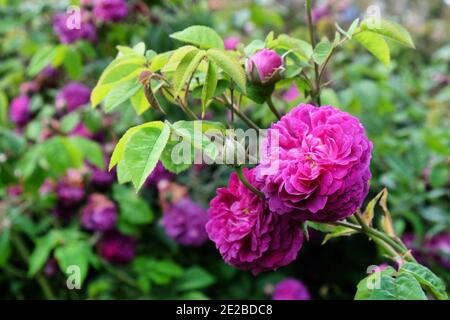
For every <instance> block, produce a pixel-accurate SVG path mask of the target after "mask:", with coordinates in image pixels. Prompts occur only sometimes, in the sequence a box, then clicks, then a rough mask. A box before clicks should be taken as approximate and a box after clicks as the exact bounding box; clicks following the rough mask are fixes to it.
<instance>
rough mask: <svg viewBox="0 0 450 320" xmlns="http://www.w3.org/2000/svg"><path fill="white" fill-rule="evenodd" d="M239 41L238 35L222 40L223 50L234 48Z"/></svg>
mask: <svg viewBox="0 0 450 320" xmlns="http://www.w3.org/2000/svg"><path fill="white" fill-rule="evenodd" d="M240 42H241V40H240V39H239V38H238V37H229V38H226V39H225V40H224V41H223V43H224V44H225V50H236V49H237V47H238V45H239V43H240Z"/></svg>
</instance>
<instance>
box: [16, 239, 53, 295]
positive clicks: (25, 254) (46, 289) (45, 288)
mask: <svg viewBox="0 0 450 320" xmlns="http://www.w3.org/2000/svg"><path fill="white" fill-rule="evenodd" d="M12 241H13V243H14V245H15V246H16V249H17V251H18V252H19V254H20V256H21V257H22V259H23V260H24V261H25V262H26V263H27V264H28V261H29V260H30V252H29V250H28V248H27V246H26V245H25V243H24V242H23V240H22V238H20V236H18V235H15V236H13V237H12ZM36 280H37V282H38V283H39V286H40V287H41V289H42V292H43V293H44V296H45V298H46V299H47V300H55V295H54V293H53V290H52V288H51V287H50V284H49V283H48V282H47V279H46V278H45V277H44V276H43V275H42V273H41V272H38V273H37V274H36Z"/></svg>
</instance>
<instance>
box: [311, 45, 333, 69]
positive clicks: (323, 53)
mask: <svg viewBox="0 0 450 320" xmlns="http://www.w3.org/2000/svg"><path fill="white" fill-rule="evenodd" d="M332 49H333V44H332V43H331V42H329V41H328V40H322V41H321V42H320V43H318V44H317V46H316V47H315V48H314V52H313V55H312V58H313V60H314V61H315V62H316V63H317V64H318V65H322V64H323V63H324V62H325V60H326V59H327V58H328V56H329V55H330V54H331V50H332Z"/></svg>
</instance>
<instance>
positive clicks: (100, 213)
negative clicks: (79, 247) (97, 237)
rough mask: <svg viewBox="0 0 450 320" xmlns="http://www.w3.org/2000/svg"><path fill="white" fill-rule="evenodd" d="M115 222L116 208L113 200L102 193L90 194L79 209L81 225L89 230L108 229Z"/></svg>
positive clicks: (113, 225) (110, 228)
mask: <svg viewBox="0 0 450 320" xmlns="http://www.w3.org/2000/svg"><path fill="white" fill-rule="evenodd" d="M116 222H117V208H116V205H115V204H114V202H112V201H111V200H109V199H108V198H107V197H105V196H104V195H102V194H99V193H94V194H91V195H90V196H89V199H88V202H87V204H86V206H85V207H84V208H83V209H82V210H81V225H82V226H83V227H84V228H86V229H87V230H91V231H110V230H112V229H114V227H115V226H116Z"/></svg>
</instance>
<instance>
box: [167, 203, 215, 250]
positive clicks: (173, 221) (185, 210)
mask: <svg viewBox="0 0 450 320" xmlns="http://www.w3.org/2000/svg"><path fill="white" fill-rule="evenodd" d="M207 221H208V215H207V214H206V210H205V209H203V208H202V207H201V206H199V205H198V204H197V203H195V202H193V201H192V200H191V199H189V198H187V197H184V198H182V199H180V200H178V201H177V202H176V203H175V204H173V205H172V206H171V207H170V208H169V210H168V211H166V212H164V215H163V217H162V219H161V225H162V226H163V227H164V229H165V231H166V233H167V235H168V236H169V237H171V238H172V239H174V240H175V241H177V242H178V243H181V244H182V245H185V246H193V247H198V246H201V245H202V244H203V243H205V241H206V240H207V239H208V235H207V234H206V230H205V224H206V222H207Z"/></svg>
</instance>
